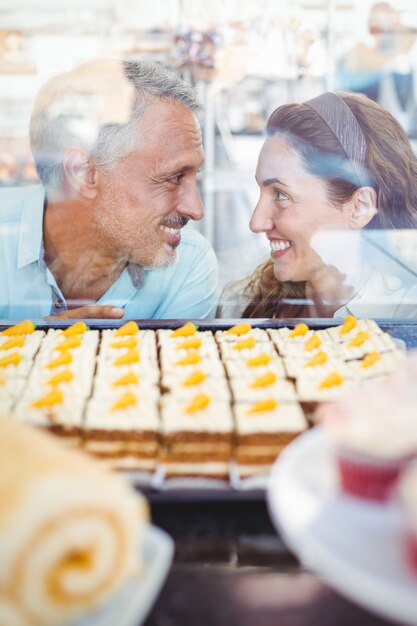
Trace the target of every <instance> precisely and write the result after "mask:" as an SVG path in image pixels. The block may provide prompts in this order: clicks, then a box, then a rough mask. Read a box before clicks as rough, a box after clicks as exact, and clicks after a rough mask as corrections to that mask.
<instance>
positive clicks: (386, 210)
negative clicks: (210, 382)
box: [242, 93, 417, 317]
mask: <svg viewBox="0 0 417 626" xmlns="http://www.w3.org/2000/svg"><path fill="white" fill-rule="evenodd" d="M338 96H339V97H340V98H342V99H343V100H344V102H345V103H346V104H347V106H348V107H349V108H350V109H351V111H352V113H353V114H354V116H355V117H356V120H357V122H358V123H359V126H360V127H361V130H362V133H363V135H364V137H365V141H366V147H367V149H366V157H365V167H364V168H363V171H362V173H361V174H360V177H358V174H357V171H356V170H354V169H353V167H352V166H351V164H350V163H349V161H348V159H347V158H346V153H345V152H344V150H343V148H342V146H341V145H340V143H339V141H338V139H337V138H336V136H335V135H334V134H333V132H332V131H331V130H330V128H329V127H328V126H327V125H326V123H325V122H324V121H323V120H322V118H321V117H320V116H319V115H318V114H317V113H316V111H314V109H312V108H310V107H309V106H308V105H306V104H285V105H283V106H280V107H279V108H278V109H276V110H275V111H274V112H273V113H272V115H271V116H270V118H269V120H268V124H267V134H268V135H269V136H272V135H275V134H281V135H283V136H285V138H286V141H287V142H288V143H289V144H290V145H291V146H292V147H293V148H294V149H295V150H296V151H297V152H298V153H299V154H300V156H301V157H302V159H303V162H304V165H305V167H306V170H307V171H308V172H310V173H311V174H314V175H316V176H318V177H320V178H322V179H323V180H325V181H326V184H327V196H328V198H329V200H330V201H331V202H334V204H335V206H337V205H339V204H342V203H344V202H347V201H348V200H349V199H350V198H351V197H352V195H353V194H354V193H355V191H356V190H357V189H359V187H361V186H363V185H369V186H371V187H373V188H374V189H375V191H376V195H377V213H376V215H375V216H374V217H373V218H372V220H371V221H370V222H369V223H368V225H367V226H366V228H389V229H391V228H415V227H416V226H417V159H416V157H415V155H414V153H413V151H412V148H411V145H410V142H409V140H408V137H407V135H406V133H405V132H404V130H403V129H402V127H401V126H400V124H399V123H398V122H397V121H396V119H395V118H394V117H393V116H392V115H391V114H390V113H389V112H388V111H386V110H385V109H383V108H382V107H381V106H379V105H378V104H377V103H375V102H374V101H373V100H370V99H369V98H367V97H366V96H363V95H359V94H352V93H338ZM246 282H247V281H246ZM304 291H305V285H304V283H292V282H287V283H281V282H279V281H277V279H276V278H275V275H274V267H273V261H272V260H268V261H267V262H265V263H263V264H262V265H260V266H259V267H258V268H257V269H256V270H255V272H254V273H253V274H252V276H251V278H250V280H249V282H248V283H247V286H246V288H245V296H246V297H247V298H249V300H250V302H249V304H248V305H247V307H246V309H245V310H244V312H243V314H242V317H307V316H308V310H307V307H306V306H305V300H304V297H305V293H304Z"/></svg>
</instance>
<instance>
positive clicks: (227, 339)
mask: <svg viewBox="0 0 417 626" xmlns="http://www.w3.org/2000/svg"><path fill="white" fill-rule="evenodd" d="M249 337H253V338H254V339H256V342H258V341H260V342H264V341H266V342H269V338H268V333H267V332H266V330H264V329H263V328H252V329H251V330H250V331H249V332H248V333H245V334H244V335H232V334H228V333H227V331H225V330H218V331H216V340H217V341H218V343H220V344H223V343H236V342H237V341H244V340H245V339H249Z"/></svg>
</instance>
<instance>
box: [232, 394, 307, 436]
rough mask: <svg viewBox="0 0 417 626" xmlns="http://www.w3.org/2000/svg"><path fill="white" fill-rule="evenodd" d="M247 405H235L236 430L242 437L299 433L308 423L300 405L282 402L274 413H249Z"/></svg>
mask: <svg viewBox="0 0 417 626" xmlns="http://www.w3.org/2000/svg"><path fill="white" fill-rule="evenodd" d="M247 411H248V405H247V404H237V405H235V418H236V429H237V433H238V434H240V435H250V434H256V433H275V434H277V433H298V432H302V431H303V430H305V429H306V428H307V421H306V418H305V417H304V413H303V411H302V410H301V407H300V405H299V404H298V403H295V402H294V403H290V402H282V403H279V404H278V406H277V407H276V408H275V409H274V410H272V411H264V412H262V413H249V414H248V412H247Z"/></svg>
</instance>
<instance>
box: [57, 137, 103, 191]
mask: <svg viewBox="0 0 417 626" xmlns="http://www.w3.org/2000/svg"><path fill="white" fill-rule="evenodd" d="M63 169H64V172H65V178H66V181H67V184H68V185H69V186H70V187H72V188H73V189H74V190H75V191H76V192H77V193H79V194H80V195H82V196H84V197H85V198H88V199H89V200H93V199H94V198H95V197H96V195H97V185H96V168H95V164H94V161H93V159H92V157H91V155H90V154H89V153H88V152H86V150H84V149H83V148H78V147H71V148H68V150H66V151H65V153H64V156H63Z"/></svg>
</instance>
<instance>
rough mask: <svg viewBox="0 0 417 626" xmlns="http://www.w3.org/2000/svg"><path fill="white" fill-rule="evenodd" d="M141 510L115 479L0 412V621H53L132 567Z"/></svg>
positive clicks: (16, 624)
mask: <svg viewBox="0 0 417 626" xmlns="http://www.w3.org/2000/svg"><path fill="white" fill-rule="evenodd" d="M146 520H147V507H146V503H145V500H144V499H143V498H142V497H140V496H139V495H138V494H136V493H135V492H134V491H133V490H131V489H130V488H129V487H128V485H126V484H125V483H124V482H123V481H122V480H121V479H119V478H118V477H116V476H113V475H111V474H110V473H109V472H107V471H105V470H104V469H102V468H101V467H100V466H98V465H96V464H95V463H94V462H92V461H90V460H88V459H86V458H84V456H83V455H82V454H80V453H77V452H72V451H68V450H65V449H63V448H61V446H59V445H58V444H57V443H56V442H55V440H53V438H52V437H50V436H48V435H43V434H41V433H38V432H36V431H35V430H33V429H31V428H28V427H24V426H22V425H21V424H17V423H14V422H13V421H12V420H11V419H9V418H3V417H1V418H0V626H21V625H23V624H34V625H36V626H37V625H38V624H39V626H40V625H42V626H49V625H51V626H57V625H59V624H65V623H67V622H69V621H71V620H73V619H75V618H76V617H78V616H80V615H83V614H85V613H86V612H88V611H89V610H92V609H93V608H94V607H95V606H97V605H98V604H100V603H101V602H102V601H103V600H105V599H106V598H107V597H108V596H109V595H111V594H112V593H113V592H114V591H115V590H116V589H118V588H119V587H120V586H121V585H122V584H123V582H125V581H126V580H127V579H128V578H129V577H130V576H132V575H134V574H136V573H139V570H140V557H139V555H140V546H139V545H138V542H140V541H141V536H142V534H143V530H144V527H145V523H146ZM6 619H7V622H6V621H5V620H6Z"/></svg>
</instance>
